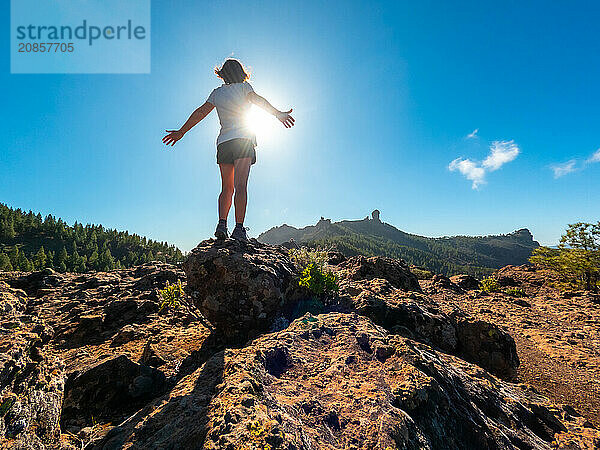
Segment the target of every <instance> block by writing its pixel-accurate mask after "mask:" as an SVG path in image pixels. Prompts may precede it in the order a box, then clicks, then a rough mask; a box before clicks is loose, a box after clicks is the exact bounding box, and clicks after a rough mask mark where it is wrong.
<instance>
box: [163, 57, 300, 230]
mask: <svg viewBox="0 0 600 450" xmlns="http://www.w3.org/2000/svg"><path fill="white" fill-rule="evenodd" d="M215 73H216V74H217V76H218V77H219V78H221V79H222V80H223V81H224V84H222V85H221V86H220V87H218V88H216V89H214V90H213V91H212V93H211V94H210V95H209V96H208V99H207V100H206V102H205V103H204V104H203V105H202V106H200V107H199V108H198V109H196V110H195V111H194V112H193V113H192V115H191V116H190V117H189V119H188V120H187V121H186V122H185V124H184V125H183V126H182V127H181V128H180V129H179V130H167V133H169V134H167V135H166V136H165V137H164V138H163V142H164V143H165V144H166V145H169V144H170V145H175V143H176V142H177V141H178V140H179V139H181V138H182V137H183V135H184V134H185V133H187V132H188V131H190V130H191V129H192V128H193V127H194V125H196V124H197V123H198V122H200V121H201V120H202V119H204V118H205V117H206V116H207V115H208V114H209V113H210V112H211V111H212V110H213V109H214V108H215V107H216V108H217V114H218V115H219V122H220V123H221V132H220V133H219V136H218V137H217V164H219V168H220V169H221V185H222V187H221V194H220V195H219V224H218V225H217V230H216V231H215V236H216V237H217V239H226V238H227V235H228V233H227V215H228V214H229V209H230V208H231V198H232V196H233V194H234V192H235V198H234V202H235V222H236V223H235V229H234V230H233V233H231V237H232V238H234V239H238V240H241V241H247V240H248V237H247V236H246V229H245V228H244V218H245V216H246V203H247V185H248V175H249V174H250V166H251V165H252V164H254V163H255V162H256V150H255V147H256V136H255V135H254V133H253V132H252V130H250V129H249V128H248V126H247V124H246V123H245V122H246V121H245V116H246V113H247V112H248V110H249V109H250V106H251V105H252V104H255V105H257V106H260V107H261V108H263V109H264V110H265V111H267V112H269V113H271V114H272V115H274V116H275V117H277V119H279V121H280V122H281V123H282V124H283V125H284V126H285V127H286V128H291V127H292V126H294V118H293V117H292V116H290V113H291V112H292V110H291V109H290V110H289V111H279V110H278V109H275V108H274V107H273V106H272V105H271V104H270V103H269V102H268V101H267V100H266V99H265V98H263V97H261V96H260V95H258V94H257V93H256V92H254V89H252V86H250V83H248V81H247V80H248V78H249V77H248V74H247V73H246V71H245V70H244V67H243V66H242V64H241V63H240V62H239V61H238V60H236V59H227V60H226V61H225V62H224V63H223V65H222V66H221V68H216V69H215Z"/></svg>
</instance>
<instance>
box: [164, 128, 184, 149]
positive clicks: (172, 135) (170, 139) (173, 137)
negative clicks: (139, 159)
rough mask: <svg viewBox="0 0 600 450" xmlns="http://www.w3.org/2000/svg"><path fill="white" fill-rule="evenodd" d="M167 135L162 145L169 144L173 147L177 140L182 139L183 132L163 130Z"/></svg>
mask: <svg viewBox="0 0 600 450" xmlns="http://www.w3.org/2000/svg"><path fill="white" fill-rule="evenodd" d="M165 131H166V132H167V133H169V134H167V135H166V136H165V137H164V138H163V139H162V141H163V143H164V144H166V145H169V144H171V146H173V145H175V142H177V141H178V140H179V139H181V138H182V137H183V134H184V133H183V132H181V131H179V130H165Z"/></svg>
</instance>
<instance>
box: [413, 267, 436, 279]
mask: <svg viewBox="0 0 600 450" xmlns="http://www.w3.org/2000/svg"><path fill="white" fill-rule="evenodd" d="M410 271H411V272H412V273H413V274H414V275H415V276H416V277H417V279H419V280H430V279H431V278H433V272H432V271H431V270H427V269H423V268H422V267H414V266H413V267H411V268H410Z"/></svg>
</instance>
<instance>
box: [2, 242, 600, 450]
mask: <svg viewBox="0 0 600 450" xmlns="http://www.w3.org/2000/svg"><path fill="white" fill-rule="evenodd" d="M328 257H329V260H330V263H331V264H335V267H334V270H335V271H336V274H337V275H338V277H339V284H340V289H339V293H338V295H337V296H330V297H328V298H326V299H323V298H316V299H315V298H314V297H311V294H310V292H308V291H307V290H304V289H299V288H298V285H297V282H296V280H295V276H296V270H297V268H296V267H294V265H293V264H292V263H291V262H290V260H289V258H288V257H287V250H286V249H283V248H280V247H273V246H267V245H262V244H259V243H257V242H256V241H251V242H250V243H248V244H246V245H244V244H240V243H238V242H236V241H229V240H228V241H225V242H215V241H205V242H203V243H201V244H200V246H199V247H197V248H196V249H195V250H194V252H193V253H192V255H191V256H190V259H189V260H188V262H187V263H186V266H185V270H186V271H187V272H188V274H189V277H188V279H187V281H186V275H185V273H184V272H183V271H182V270H181V269H180V268H178V267H175V266H170V265H167V264H160V263H153V264H147V265H143V266H140V267H138V268H135V269H127V270H118V271H112V272H109V273H91V274H83V275H77V274H57V273H54V272H50V271H42V272H36V273H33V274H23V273H8V274H5V273H0V294H1V295H2V302H1V303H0V346H1V347H0V348H2V351H0V388H1V390H0V396H1V397H0V432H1V433H0V446H1V447H2V448H39V449H44V448H46V449H55V448H63V449H80V448H102V449H120V448H134V449H135V448H139V449H154V448H156V449H158V448H161V449H162V448H171V449H175V448H206V449H238V448H248V449H259V448H260V449H267V448H270V449H278V448H279V449H288V450H291V449H296V450H299V449H316V448H331V449H342V448H343V449H346V448H355V449H367V448H377V449H379V448H381V449H385V450H387V449H388V448H389V449H394V448H406V449H412V448H432V449H433V448H435V449H437V448H444V449H446V448H449V449H453V448H469V449H470V448H494V449H496V448H507V449H508V448H530V449H544V448H551V447H561V446H562V447H564V448H594V446H599V445H600V432H598V430H596V429H594V428H593V426H592V424H591V423H590V422H588V421H586V419H585V418H584V417H583V416H581V415H579V413H577V412H576V411H575V410H574V409H573V408H570V407H567V406H560V405H554V404H552V403H550V402H549V401H548V400H547V398H546V397H544V396H542V395H540V394H539V393H537V392H536V391H534V390H532V389H529V388H528V387H527V386H526V385H517V384H512V383H509V382H506V381H505V380H506V379H512V378H513V377H514V373H515V368H516V366H517V363H518V358H517V354H516V352H515V346H514V341H513V340H512V338H511V337H510V336H509V335H508V334H507V333H506V331H505V330H504V329H503V328H501V327H499V326H497V325H494V324H493V321H490V320H484V319H483V317H484V316H485V315H486V314H487V313H485V312H483V311H484V310H483V309H481V308H480V309H477V308H478V307H479V306H478V302H483V301H488V300H489V301H492V300H495V301H500V300H501V296H503V295H504V294H503V293H496V294H492V295H487V294H485V295H484V293H481V292H480V291H467V290H465V288H462V287H460V286H458V285H457V284H455V283H452V282H451V281H450V280H447V279H446V278H442V277H438V279H437V281H435V280H426V281H422V282H421V283H422V286H423V287H424V289H423V291H419V290H418V289H416V287H415V285H414V280H413V278H412V274H411V273H410V271H409V270H408V269H407V268H406V267H405V264H404V263H403V262H401V261H393V260H388V259H385V258H383V259H379V258H356V257H355V258H350V259H345V258H344V257H343V256H341V255H339V254H337V253H335V252H330V254H329V255H328ZM505 275H506V276H510V277H512V278H513V279H514V280H515V281H516V282H517V283H518V287H522V286H525V284H524V282H523V281H522V280H521V278H519V276H517V275H518V274H517V273H510V274H508V273H507V274H505ZM177 280H181V281H182V283H183V285H184V286H185V287H186V289H187V291H188V292H189V293H190V294H191V295H190V296H188V297H185V298H182V299H180V302H179V303H180V305H179V306H177V307H176V306H174V305H171V306H165V304H163V303H162V300H161V298H160V296H159V294H158V290H159V289H161V288H163V287H164V286H165V283H166V282H167V281H168V282H171V283H175V282H177ZM448 283H450V284H448ZM192 296H193V297H192ZM577 298H578V297H569V300H568V301H569V302H574V301H576V300H577ZM465 299H466V300H468V301H469V302H470V303H468V305H465V304H464V302H463V303H462V304H461V302H462V301H463V300H465ZM190 300H193V303H192V302H191V301H190ZM323 300H326V301H323ZM528 300H530V301H531V302H532V303H531V307H530V308H523V307H519V308H521V310H527V311H522V312H521V313H522V314H529V313H530V311H529V310H530V309H531V310H536V305H537V304H536V303H535V302H534V299H533V298H528ZM310 302H312V303H311V305H310V308H305V307H306V306H307V305H308V304H309V303H310ZM510 302H511V303H510V304H511V305H513V306H515V307H517V306H516V305H515V304H514V302H513V299H512V298H511V300H510ZM194 304H195V305H197V306H198V308H196V307H195V306H194ZM215 305H216V306H215ZM313 306H315V308H313ZM463 306H465V307H463ZM466 306H469V307H471V308H470V309H468V311H469V312H467V307H466ZM473 308H475V309H473ZM486 308H489V306H486ZM303 310H310V311H314V310H319V311H321V312H322V313H321V314H316V313H313V314H304V313H303V312H302V311H303ZM202 312H204V313H205V314H206V316H210V319H211V321H212V323H210V322H209V321H208V320H207V318H206V317H204V316H203V315H202ZM299 314H304V315H301V316H300V317H298V315H299ZM513 314H514V311H513ZM294 318H296V319H295V320H292V319H294ZM290 320H291V324H290V322H289V321H290ZM588 322H590V321H588ZM590 323H591V322H590ZM516 336H517V337H518V335H516ZM252 338H254V340H252V341H251V340H250V339H252ZM521 373H522V372H519V374H521ZM495 375H497V376H495ZM499 377H500V378H499ZM501 378H502V379H501ZM588 403H590V404H591V400H590V401H589V402H588ZM59 424H60V425H59Z"/></svg>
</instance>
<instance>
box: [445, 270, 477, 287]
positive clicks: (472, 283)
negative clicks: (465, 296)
mask: <svg viewBox="0 0 600 450" xmlns="http://www.w3.org/2000/svg"><path fill="white" fill-rule="evenodd" d="M450 281H451V282H452V283H454V284H455V285H457V286H458V287H460V288H461V289H464V290H465V291H472V290H475V289H479V280H478V279H477V278H475V277H473V276H471V275H466V274H462V275H454V276H451V277H450Z"/></svg>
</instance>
